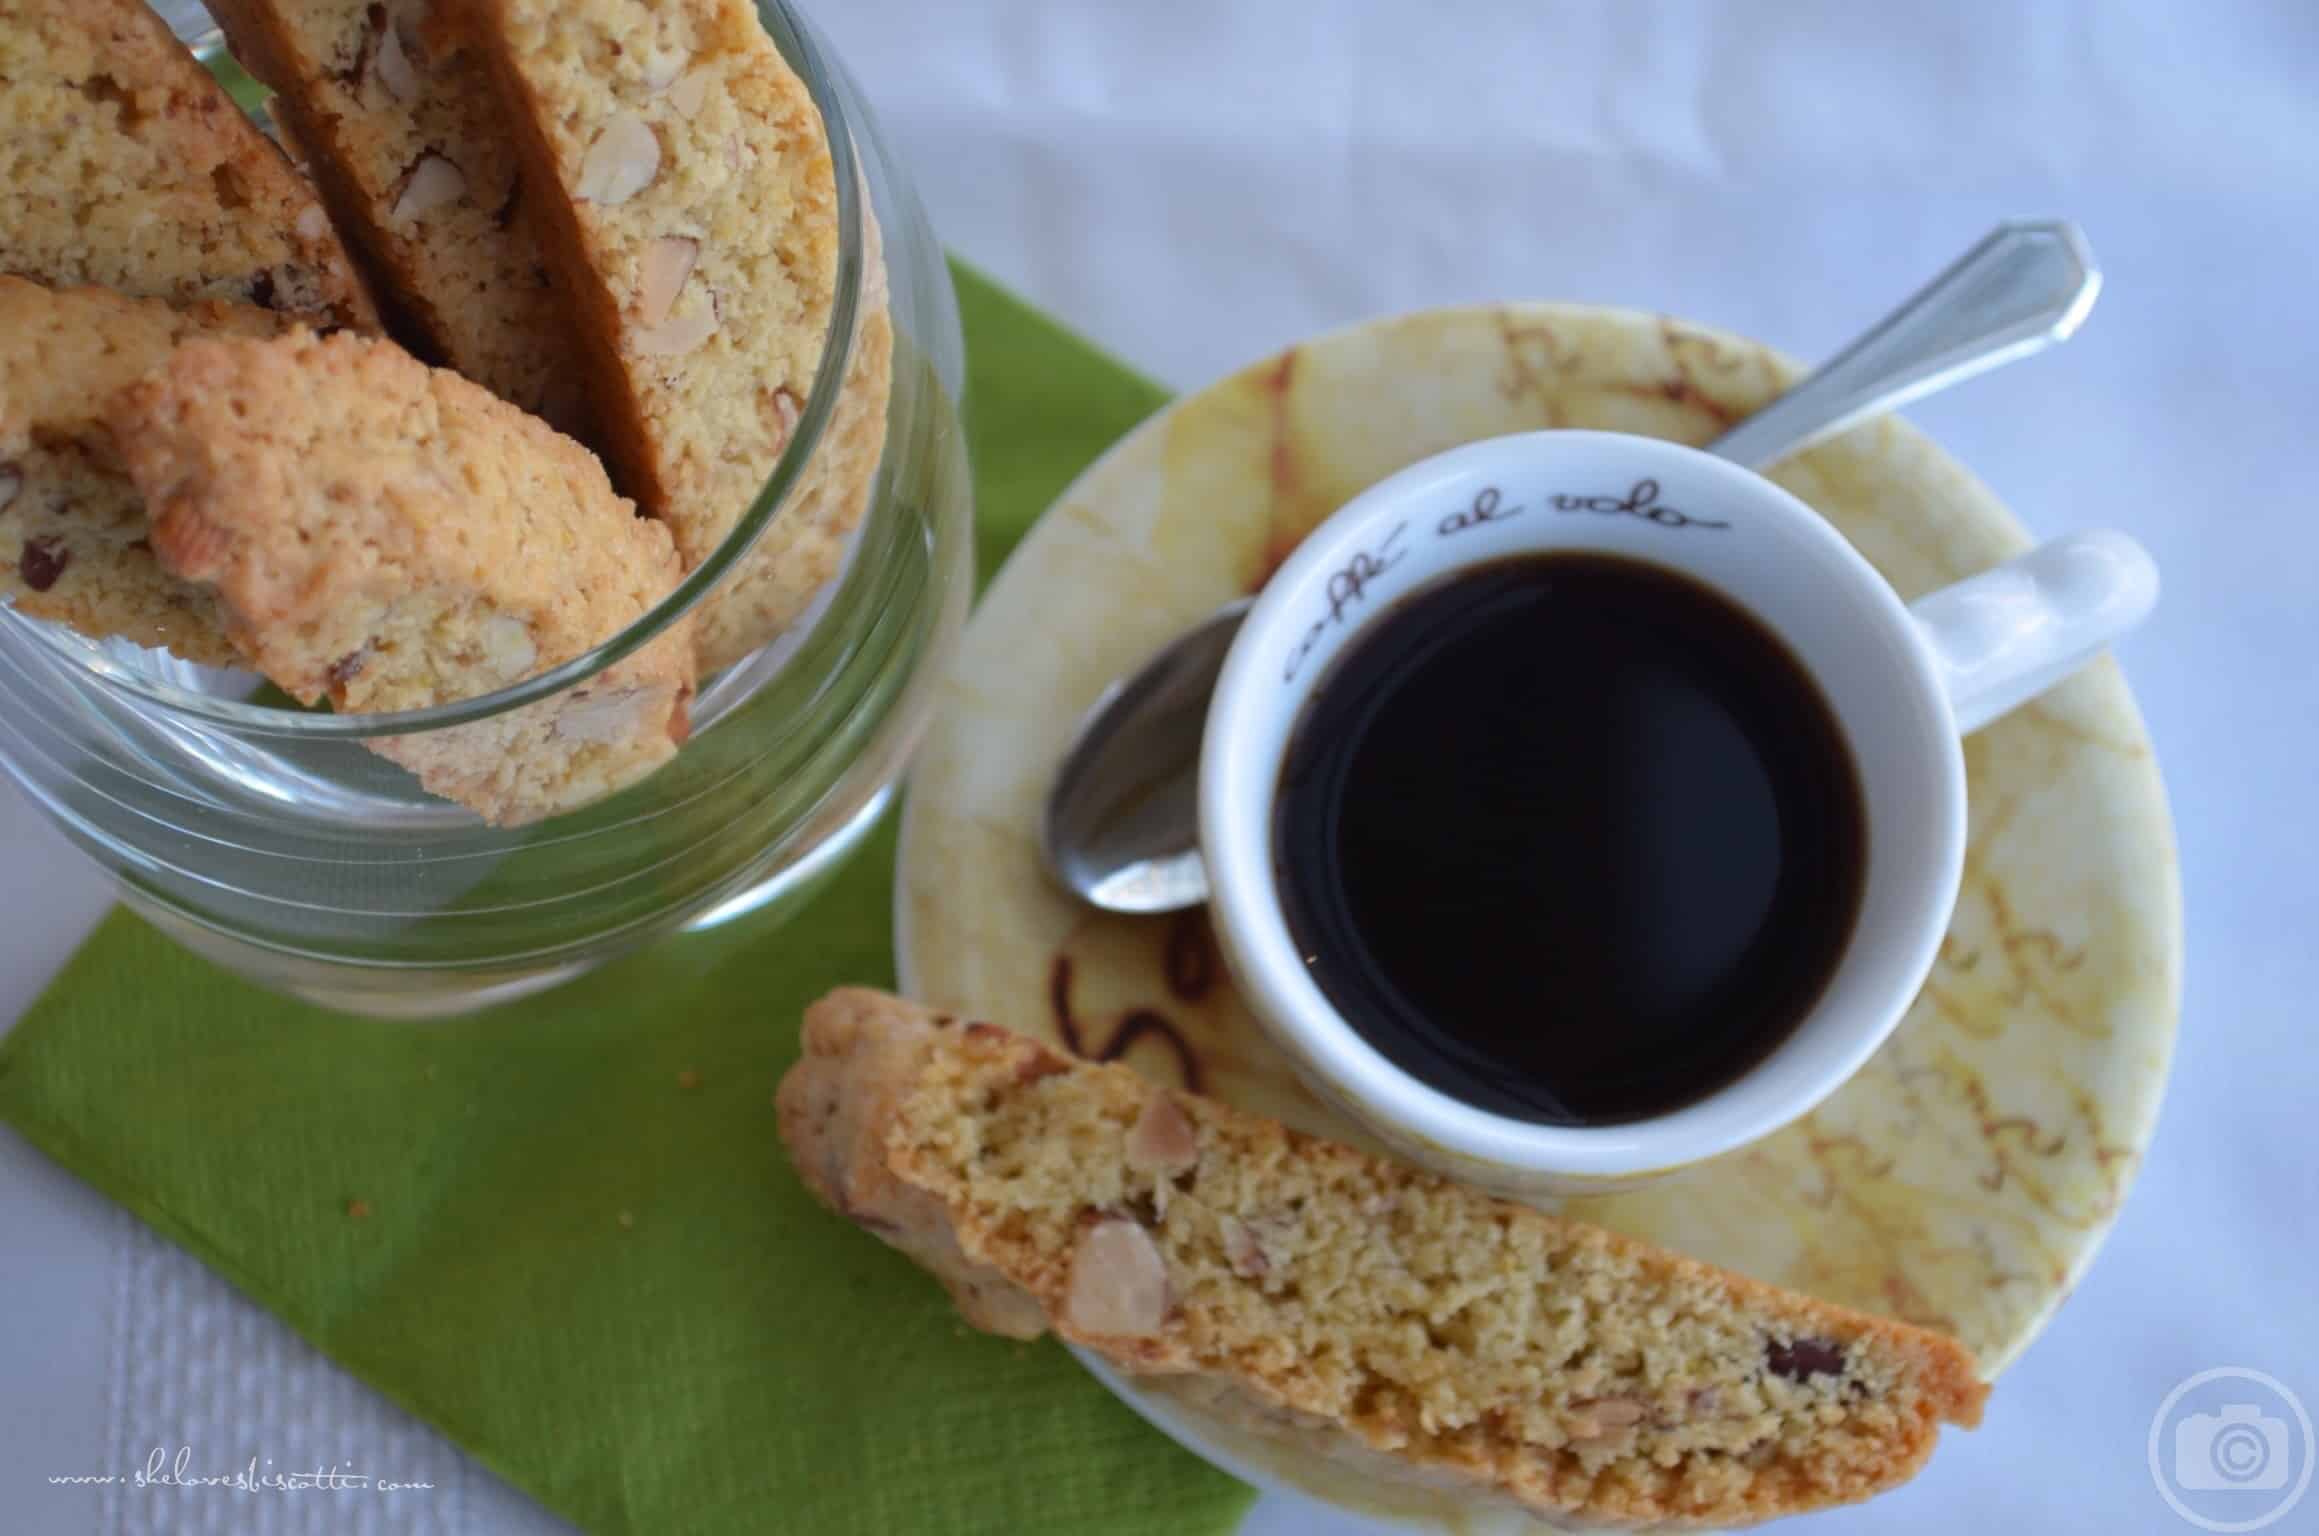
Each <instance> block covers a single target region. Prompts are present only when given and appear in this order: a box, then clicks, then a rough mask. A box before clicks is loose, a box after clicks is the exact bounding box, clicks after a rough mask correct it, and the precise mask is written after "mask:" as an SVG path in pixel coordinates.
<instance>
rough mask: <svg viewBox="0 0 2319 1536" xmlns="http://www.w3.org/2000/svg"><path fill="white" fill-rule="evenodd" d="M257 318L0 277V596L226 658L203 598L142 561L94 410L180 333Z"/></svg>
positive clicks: (207, 305) (23, 607) (127, 488)
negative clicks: (58, 288)
mask: <svg viewBox="0 0 2319 1536" xmlns="http://www.w3.org/2000/svg"><path fill="white" fill-rule="evenodd" d="M284 323H285V322H284V321H283V320H282V319H281V317H280V316H278V315H275V314H273V313H271V312H270V311H267V310H262V309H253V308H250V307H249V306H247V305H242V304H224V303H220V302H217V301H216V300H203V301H201V302H199V303H196V304H192V305H188V306H187V307H185V308H183V309H179V308H176V307H174V306H172V305H169V304H165V303H163V302H162V301H160V300H159V299H131V298H124V297H123V296H122V295H120V294H117V293H114V292H112V291H111V290H109V289H104V288H66V289H61V290H57V289H49V288H44V287H42V286H41V285H40V284H38V283H29V282H26V281H24V280H23V279H22V278H15V277H0V601H5V602H9V603H12V604H14V605H15V607H16V609H17V611H18V612H20V613H27V614H30V615H32V616H33V617H34V618H39V619H48V620H51V621H53V622H56V623H61V624H69V625H71V626H72V627H73V628H74V629H77V630H79V631H80V632H81V633H82V634H84V635H88V636H91V637H93V638H96V639H104V638H107V637H110V636H119V637H120V638H122V639H126V640H130V641H133V642H135V643H136V644H138V645H144V646H154V647H160V648H165V649H167V650H169V651H171V652H173V653H174V654H176V655H178V656H180V657H182V658H184V659H185V660H187V661H194V662H200V663H202V664H203V665H205V666H213V667H225V666H233V665H236V664H237V663H238V658H237V657H236V655H235V652H234V649H233V647H232V645H231V644H229V643H228V642H227V640H226V637H225V631H224V629H223V628H222V626H221V624H220V622H219V617H218V613H217V608H216V604H215V601H214V600H213V599H212V598H211V596H210V595H209V593H207V592H206V591H204V590H202V589H201V588H200V587H197V586H194V585H192V584H190V583H187V582H182V581H179V580H178V579H177V578H176V577H174V576H172V575H170V574H169V572H167V571H165V570H163V569H162V567H161V562H160V561H159V560H158V559H156V558H155V557H154V554H153V547H152V544H151V543H150V539H149V536H150V534H151V532H152V530H151V528H150V527H149V526H148V525H147V523H146V521H145V501H144V498H143V497H141V496H140V495H138V494H137V488H136V487H135V486H134V485H132V484H131V483H130V481H129V473H128V470H127V469H126V468H124V467H123V465H122V463H121V460H120V457H119V455H118V454H116V453H115V452H114V449H113V435H112V433H111V431H110V430H109V429H108V428H107V427H106V426H105V419H104V418H105V407H106V404H107V403H108V402H109V401H110V400H111V399H112V397H113V396H114V395H115V394H116V393H118V392H119V391H120V390H122V389H123V388H125V387H127V386H128V385H130V384H133V383H135V382H136V381H137V379H138V378H139V377H140V376H141V375H143V374H144V373H145V372H146V371H147V370H148V369H151V368H154V367H157V366H159V364H160V363H161V362H162V361H163V360H164V359H165V358H167V357H168V355H169V353H170V350H171V349H172V348H174V347H175V346H176V345H177V344H178V343H179V342H181V341H183V340H185V339H186V338H188V337H192V336H208V335H216V336H271V335H274V334H276V333H277V332H279V331H280V330H281V329H282V327H283V325H284Z"/></svg>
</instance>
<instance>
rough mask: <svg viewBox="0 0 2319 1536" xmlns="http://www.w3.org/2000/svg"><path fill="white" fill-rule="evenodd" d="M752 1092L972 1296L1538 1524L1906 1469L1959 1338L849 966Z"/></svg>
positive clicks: (1666, 1518) (1757, 1504)
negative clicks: (1305, 1127)
mask: <svg viewBox="0 0 2319 1536" xmlns="http://www.w3.org/2000/svg"><path fill="white" fill-rule="evenodd" d="M804 1044H805V1054H804V1057H803V1059H802V1060H801V1061H800V1062H799V1063H798V1065H797V1066H796V1067H795V1068H793V1069H792V1070H791V1072H790V1074H789V1076H788V1078H787V1079H785V1080H784V1082H783V1083H782V1086H781V1092H780V1098H779V1103H780V1109H781V1132H782V1136H783V1139H784V1140H785V1142H786V1143H787V1144H788V1146H789V1148H790V1150H791V1154H792V1156H793V1158H794V1159H795V1161H796V1163H797V1167H798V1170H799V1173H800V1175H801V1176H802V1177H803V1178H804V1180H805V1182H806V1184H807V1185H808V1187H809V1188H811V1189H812V1190H813V1191H814V1193H815V1194H816V1195H817V1196H819V1197H820V1198H821V1199H822V1200H823V1201H824V1202H825V1203H827V1204H829V1205H830V1206H831V1207H832V1208H834V1209H836V1210H838V1211H840V1212H841V1213H844V1214H846V1215H848V1216H850V1217H852V1218H853V1219H854V1220H856V1221H858V1222H860V1223H861V1224H862V1225H864V1226H865V1227H867V1228H868V1229H869V1230H871V1231H873V1232H875V1233H877V1234H878V1235H879V1236H881V1237H883V1238H885V1240H886V1241H888V1242H890V1243H893V1244H895V1245H896V1246H898V1247H901V1248H903V1249H904V1250H905V1251H907V1252H911V1253H912V1254H913V1256H916V1257H919V1258H920V1260H921V1262H926V1263H927V1264H928V1267H929V1268H932V1269H933V1270H934V1271H935V1273H936V1274H937V1275H938V1276H940V1277H941V1278H942V1279H943V1280H944V1281H945V1283H946V1284H947V1285H949V1286H950V1287H951V1289H952V1291H953V1294H954V1295H955V1296H957V1297H958V1299H959V1302H960V1305H961V1308H962V1310H963V1311H964V1312H965V1315H966V1316H967V1318H968V1320H969V1321H972V1322H975V1323H977V1324H978V1325H981V1326H985V1327H994V1326H996V1327H997V1328H998V1330H999V1331H1003V1332H1008V1333H1012V1334H1014V1335H1016V1336H1018V1337H1019V1336H1025V1335H1028V1334H1030V1333H1034V1332H1036V1331H1038V1330H1039V1328H1040V1327H1041V1326H1042V1325H1043V1326H1045V1327H1047V1328H1051V1329H1052V1330H1053V1331H1055V1332H1056V1333H1058V1334H1060V1335H1061V1336H1063V1337H1064V1338H1066V1339H1069V1340H1070V1341H1072V1342H1073V1343H1076V1344H1080V1345H1084V1346H1086V1347H1088V1348H1091V1349H1093V1350H1095V1351H1097V1352H1098V1353H1100V1354H1102V1355H1104V1356H1105V1357H1107V1358H1108V1359H1110V1360H1112V1361H1113V1362H1114V1363H1115V1364H1118V1365H1119V1366H1121V1367H1122V1368H1124V1369H1127V1370H1130V1371H1134V1372H1140V1373H1149V1374H1156V1375H1161V1376H1168V1377H1177V1378H1187V1379H1188V1380H1187V1381H1186V1382H1185V1385H1187V1386H1191V1387H1194V1388H1195V1389H1197V1390H1199V1391H1202V1392H1205V1393H1207V1394H1209V1395H1211V1396H1214V1397H1216V1398H1217V1399H1218V1400H1219V1402H1222V1403H1229V1404H1230V1405H1231V1406H1232V1407H1233V1408H1234V1409H1235V1411H1236V1412H1237V1413H1238V1415H1239V1416H1240V1417H1241V1418H1242V1419H1243V1420H1244V1421H1261V1422H1264V1423H1266V1424H1268V1425H1270V1426H1272V1427H1273V1428H1274V1429H1275V1430H1276V1431H1279V1432H1283V1433H1286V1434H1290V1435H1293V1436H1295V1437H1297V1438H1299V1439H1300V1440H1301V1441H1302V1442H1303V1443H1305V1444H1307V1445H1308V1446H1310V1447H1312V1448H1313V1449H1316V1450H1319V1451H1322V1452H1324V1453H1327V1454H1334V1455H1339V1456H1341V1457H1343V1459H1345V1460H1346V1461H1347V1462H1348V1463H1357V1464H1360V1465H1361V1466H1363V1467H1364V1469H1365V1470H1368V1471H1371V1472H1374V1471H1376V1470H1377V1469H1378V1468H1379V1467H1380V1466H1388V1467H1398V1468H1400V1469H1401V1470H1402V1471H1403V1472H1404V1473H1406V1475H1408V1476H1409V1477H1410V1478H1412V1479H1414V1480H1416V1481H1420V1482H1427V1483H1433V1484H1443V1483H1448V1484H1453V1485H1458V1486H1463V1487H1466V1488H1468V1489H1470V1490H1472V1491H1473V1492H1475V1493H1476V1494H1477V1495H1479V1496H1483V1497H1490V1498H1499V1499H1505V1500H1510V1501H1511V1502H1514V1503H1517V1504H1519V1505H1521V1506H1522V1507H1524V1508H1526V1509H1529V1510H1531V1511H1533V1512H1536V1513H1538V1514H1541V1515H1544V1516H1547V1517H1549V1518H1552V1519H1556V1520H1577V1521H1581V1522H1587V1523H1597V1524H1610V1525H1626V1526H1636V1525H1661V1526H1668V1527H1674V1528H1699V1527H1715V1526H1726V1525H1742V1524H1748V1523H1752V1522H1756V1521H1760V1520H1765V1519H1770V1518H1773V1517H1775V1516H1779V1515H1784V1514H1792V1513H1799V1512H1802V1511H1806V1510H1811V1509H1819V1508H1825V1507H1828V1506H1831V1505H1835V1504H1840V1503H1845V1502H1849V1501H1852V1500H1857V1499H1861V1498H1865V1497H1868V1496H1870V1495H1871V1494H1874V1493H1876V1492H1879V1491H1881V1490H1883V1489H1885V1488H1889V1487H1892V1486H1894V1485H1895V1484H1897V1483H1899V1482H1902V1481H1904V1480H1905V1479H1907V1478H1908V1477H1909V1476H1911V1475H1912V1474H1913V1473H1914V1472H1915V1471H1916V1470H1917V1468H1918V1467H1919V1466H1921V1465H1922V1464H1923V1462H1924V1460H1925V1458H1926V1457H1927V1456H1929V1455H1930V1454H1931V1451H1932V1448H1933V1444H1934V1441H1935V1439H1936V1438H1937V1435H1938V1430H1939V1426H1940V1424H1941V1423H1942V1422H1943V1421H1947V1422H1952V1423H1959V1424H1966V1425H1970V1424H1972V1423H1974V1422H1977V1420H1978V1418H1979V1414H1980V1408H1981V1404H1982V1401H1983V1398H1984V1397H1985V1395H1986V1390H1987V1389H1986V1387H1985V1386H1984V1385H1983V1384H1982V1383H1981V1382H1980V1381H1979V1380H1978V1379H1977V1378H1976V1376H1975V1374H1974V1371H1973V1368H1972V1361H1971V1358H1970V1357H1969V1356H1968V1355H1967V1354H1966V1353H1965V1351H1964V1350H1962V1349H1961V1348H1959V1347H1958V1346H1957V1345H1956V1344H1955V1343H1954V1342H1953V1341H1951V1340H1949V1339H1946V1338H1944V1337H1942V1336H1940V1335H1937V1334H1933V1333H1929V1332H1927V1331H1925V1330H1922V1329H1917V1328H1913V1327H1910V1326H1908V1325H1905V1324H1902V1323H1897V1322H1893V1321H1890V1320H1887V1319H1882V1318H1875V1317H1870V1316H1867V1315H1865V1314H1862V1313H1858V1312H1853V1311H1850V1310H1848V1309H1845V1308H1842V1307H1837V1306H1833V1305H1831V1304H1828V1303H1825V1302H1820V1301H1817V1300H1814V1299H1812V1298H1810V1297H1806V1296H1802V1295H1798V1294H1796V1293H1793V1292H1789V1291H1785V1290H1781V1289H1779V1288H1777V1287H1774V1286H1770V1285H1766V1284H1764V1283H1762V1282H1759V1281H1754V1280H1749V1279H1747V1278H1745V1277H1743V1276H1739V1275H1735V1274H1731V1273H1728V1272H1726V1271H1723V1270H1719V1269H1716V1268H1714V1267H1712V1266H1710V1265H1706V1264H1702V1263H1699V1262H1697V1261H1695V1260H1691V1259H1687V1258H1684V1257H1682V1256H1681V1255H1678V1254H1674V1253H1669V1252H1667V1251H1665V1250H1662V1249H1658V1248H1655V1247H1653V1246H1651V1245H1649V1244H1646V1243H1642V1242H1640V1241H1637V1240H1635V1239H1632V1238H1628V1237H1624V1236H1621V1235H1619V1234H1616V1233H1612V1232H1609V1231H1606V1230H1603V1229H1601V1228H1597V1227H1593V1226H1589V1225H1587V1224H1584V1223H1581V1222H1575V1221H1570V1220H1566V1219H1563V1218H1559V1217H1555V1216H1550V1215H1546V1214H1544V1213H1541V1212H1537V1211H1532V1210H1529V1209H1526V1208H1523V1207H1519V1206H1515V1205H1511V1204H1508V1203H1506V1202H1503V1201H1500V1200H1496V1199H1492V1198H1490V1197H1488V1196H1486V1195H1483V1194H1480V1193H1479V1192H1476V1191H1473V1190H1470V1189H1467V1188H1464V1187H1462V1186H1459V1185H1456V1184H1452V1183H1450V1182H1448V1181H1445V1180H1442V1179H1440V1178H1437V1177H1434V1176H1432V1175H1429V1174H1425V1173H1420V1172H1418V1171H1415V1170H1413V1169H1409V1168H1406V1167H1403V1166H1401V1165H1399V1164H1396V1163H1391V1162H1387V1161H1385V1160H1382V1159H1378V1158H1374V1157H1371V1156H1369V1155H1367V1154H1365V1153H1361V1152H1358V1151H1355V1150H1353V1149H1352V1148H1349V1147H1344V1146H1340V1145H1337V1144H1335V1143H1331V1142H1325V1141H1320V1140H1317V1139H1315V1138H1312V1137H1308V1136H1304V1135H1301V1134H1299V1133H1297V1132H1294V1131H1291V1130H1288V1129H1287V1128H1285V1127H1282V1126H1280V1125H1277V1124H1275V1123H1273V1122H1271V1121H1267V1120H1263V1119H1259V1118H1257V1117H1255V1116H1252V1115H1248V1114H1244V1113H1241V1112H1239V1111H1237V1110H1233V1109H1231V1108H1229V1107H1227V1106H1224V1105H1221V1104H1217V1103H1214V1102H1212V1101H1209V1100H1205V1099H1199V1098H1195V1097H1192V1096H1190V1095H1185V1094H1180V1093H1175V1092H1172V1091H1169V1090H1166V1089H1162V1088H1160V1087H1158V1086H1156V1085H1154V1084H1152V1083H1150V1082H1148V1081H1147V1080H1145V1079H1144V1078H1142V1077H1140V1076H1139V1075H1137V1074H1136V1073H1134V1072H1132V1071H1130V1070H1128V1069H1126V1068H1124V1067H1118V1066H1094V1065H1090V1064H1087V1063H1084V1062H1078V1061H1073V1060H1070V1059H1068V1058H1065V1057H1063V1056H1060V1055H1058V1054H1056V1053H1055V1052H1053V1051H1051V1050H1049V1049H1047V1048H1046V1047H1045V1046H1043V1045H1040V1044H1038V1043H1036V1042H1034V1041H1031V1040H1028V1039H1025V1038H1023V1037H1021V1036H1017V1035H1013V1034H1010V1033H1009V1032H1007V1031H1005V1030H1001V1029H998V1028H995V1027H993V1026H990V1025H987V1024H972V1023H967V1024H960V1023H956V1022H955V1021H953V1020H950V1019H947V1018H944V1017H942V1016H939V1015H935V1014H931V1013H928V1012H927V1011H925V1010H923V1009H920V1008H917V1007H915V1006H914V1005H911V1004H908V1003H905V1002H902V1001H901V1000H899V999H895V998H891V997H887V996H885V995H884V994H881V993H876V992H868V991H860V990H848V991H842V992H838V993H834V994H832V995H831V996H830V997H828V998H826V999H824V1000H823V1001H822V1002H820V1003H818V1004H816V1005H815V1006H814V1008H813V1009H811V1010H810V1011H809V1012H808V1014H807V1016H806V1022H805V1035H804Z"/></svg>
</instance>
